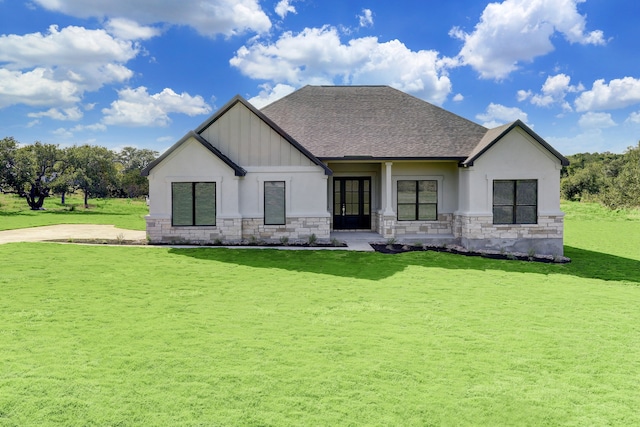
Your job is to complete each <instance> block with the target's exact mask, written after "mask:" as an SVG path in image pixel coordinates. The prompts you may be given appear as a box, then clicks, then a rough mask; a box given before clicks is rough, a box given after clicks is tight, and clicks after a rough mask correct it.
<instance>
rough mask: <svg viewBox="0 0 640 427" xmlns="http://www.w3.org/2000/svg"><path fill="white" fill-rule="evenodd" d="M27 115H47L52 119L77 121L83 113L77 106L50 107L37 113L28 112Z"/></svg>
mask: <svg viewBox="0 0 640 427" xmlns="http://www.w3.org/2000/svg"><path fill="white" fill-rule="evenodd" d="M27 116H28V117H33V118H39V117H49V118H51V119H54V120H69V121H77V120H80V119H81V118H82V116H83V114H82V111H80V109H79V108H78V107H71V108H63V109H58V108H50V109H49V110H47V111H41V112H39V113H29V114H27Z"/></svg>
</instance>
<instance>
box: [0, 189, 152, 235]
mask: <svg viewBox="0 0 640 427" xmlns="http://www.w3.org/2000/svg"><path fill="white" fill-rule="evenodd" d="M44 208H45V210H41V211H32V210H30V209H29V206H28V205H27V202H26V201H25V200H24V199H23V198H20V197H18V196H16V195H13V194H1V193H0V230H13V229H17V228H27V227H38V226H43V225H54V224H113V225H115V226H116V227H119V228H125V229H129V230H144V229H145V221H144V217H145V215H147V214H148V213H149V208H148V207H147V204H146V202H145V200H144V199H89V208H86V209H85V207H84V197H83V196H82V195H75V194H74V195H70V196H67V198H66V202H65V204H64V205H63V204H62V203H61V201H60V197H58V196H56V197H49V198H47V199H46V201H45V202H44Z"/></svg>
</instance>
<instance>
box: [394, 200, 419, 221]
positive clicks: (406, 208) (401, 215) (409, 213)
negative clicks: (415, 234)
mask: <svg viewBox="0 0 640 427" xmlns="http://www.w3.org/2000/svg"><path fill="white" fill-rule="evenodd" d="M415 219H416V205H415V204H412V205H398V220H400V221H413V220H415Z"/></svg>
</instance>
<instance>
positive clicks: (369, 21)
mask: <svg viewBox="0 0 640 427" xmlns="http://www.w3.org/2000/svg"><path fill="white" fill-rule="evenodd" d="M358 21H359V22H360V26H361V27H372V26H373V12H371V9H362V15H358Z"/></svg>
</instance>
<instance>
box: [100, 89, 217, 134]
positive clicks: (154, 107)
mask: <svg viewBox="0 0 640 427" xmlns="http://www.w3.org/2000/svg"><path fill="white" fill-rule="evenodd" d="M118 96H119V99H118V100H116V101H113V102H112V103H111V107H110V108H104V109H103V110H102V113H103V114H104V115H105V116H104V118H103V123H104V124H107V125H120V126H167V125H168V124H169V123H170V122H171V119H170V118H169V114H170V113H181V114H187V115H189V116H196V115H199V114H207V113H210V112H211V107H209V106H208V105H207V104H206V103H205V102H204V99H203V98H202V97H201V96H199V95H198V96H191V95H189V94H187V93H182V94H180V95H178V94H177V93H175V92H174V91H173V90H171V89H169V88H166V89H164V90H163V91H162V92H160V93H156V94H153V95H149V93H148V92H147V88H146V87H144V86H140V87H138V88H136V89H123V90H121V91H119V92H118Z"/></svg>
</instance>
